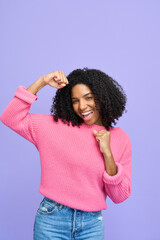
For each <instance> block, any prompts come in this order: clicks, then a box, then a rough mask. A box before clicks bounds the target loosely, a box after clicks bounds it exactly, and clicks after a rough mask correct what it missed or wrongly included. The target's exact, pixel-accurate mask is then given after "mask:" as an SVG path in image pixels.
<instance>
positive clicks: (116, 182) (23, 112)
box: [0, 86, 132, 211]
mask: <svg viewBox="0 0 160 240" xmlns="http://www.w3.org/2000/svg"><path fill="white" fill-rule="evenodd" d="M37 99H38V96H37V95H34V94H32V93H30V92H28V91H27V90H26V87H24V86H19V87H18V88H17V90H16V92H15V93H14V97H13V98H12V100H11V101H10V102H9V104H8V106H7V107H6V108H5V109H4V111H3V112H2V114H1V116H0V120H1V121H2V122H3V123H4V124H5V125H6V126H7V127H9V128H11V129H12V130H13V131H15V132H16V133H18V134H19V135H21V136H22V137H24V138H25V139H27V140H28V141H30V142H31V143H33V144H34V146H35V147H36V149H37V150H38V151H39V155H40V163H41V182H40V186H39V192H40V193H41V194H42V195H44V196H46V197H48V198H50V199H53V200H54V201H56V202H59V203H61V204H64V205H66V206H69V207H71V208H76V209H79V210H83V211H99V210H102V209H106V208H107V203H106V198H107V196H108V197H109V198H110V199H111V200H112V201H113V202H114V203H121V202H123V201H124V200H126V199H127V198H128V197H129V196H130V195H131V188H132V183H131V168H132V151H131V141H130V138H129V136H128V134H127V133H126V132H125V131H124V130H122V129H121V128H120V127H115V128H112V129H110V130H109V131H110V133H111V135H110V148H111V151H112V155H113V157H114V161H115V164H116V166H117V168H118V172H117V174H116V175H114V176H110V175H109V174H108V173H107V172H106V170H105V162H104V156H103V154H102V153H101V152H100V148H99V144H98V142H97V141H96V138H95V136H94V134H93V129H95V130H97V131H100V130H101V129H104V130H106V128H105V127H103V126H99V125H95V124H92V125H87V124H85V123H83V124H82V125H81V126H80V128H79V127H78V126H74V127H73V126H72V124H71V123H70V126H68V125H67V124H64V123H63V122H62V120H61V119H59V120H58V122H55V121H54V119H53V116H52V115H47V114H37V113H30V112H29V111H30V108H31V105H32V104H33V103H34V101H35V100H37Z"/></svg>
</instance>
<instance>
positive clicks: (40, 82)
mask: <svg viewBox="0 0 160 240" xmlns="http://www.w3.org/2000/svg"><path fill="white" fill-rule="evenodd" d="M46 85H47V84H46V83H45V82H44V81H43V77H40V78H38V79H37V80H36V81H35V82H34V83H33V84H32V85H30V86H29V87H28V88H27V89H26V90H27V91H28V92H30V93H32V94H36V93H37V92H38V91H39V90H40V89H41V88H43V87H44V86H46Z"/></svg>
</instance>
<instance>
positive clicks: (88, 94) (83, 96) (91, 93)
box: [71, 92, 92, 99]
mask: <svg viewBox="0 0 160 240" xmlns="http://www.w3.org/2000/svg"><path fill="white" fill-rule="evenodd" d="M89 94H92V93H91V92H89V93H86V94H85V95H83V97H85V96H87V95H89ZM71 99H76V98H75V97H72V98H71Z"/></svg>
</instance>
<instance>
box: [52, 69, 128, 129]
mask: <svg viewBox="0 0 160 240" xmlns="http://www.w3.org/2000/svg"><path fill="white" fill-rule="evenodd" d="M66 77H67V79H68V82H69V84H67V85H66V86H65V87H63V88H61V89H58V90H57V92H56V95H55V97H53V99H52V101H53V103H52V106H51V110H50V111H51V115H53V118H54V121H56V122H58V119H59V118H60V119H61V120H62V121H63V123H65V124H68V126H70V122H71V123H72V126H78V127H79V128H80V125H81V124H82V123H84V121H83V119H82V118H80V117H79V116H78V115H77V114H76V113H75V111H74V109H73V106H72V100H71V89H72V87H73V86H75V85H76V84H85V85H86V86H88V87H89V88H90V90H91V91H92V93H93V95H94V101H95V105H96V108H97V104H98V105H99V106H100V109H98V108H97V109H98V111H99V113H100V116H101V121H102V124H103V126H104V127H105V128H106V129H107V130H109V129H110V128H113V126H112V123H114V125H115V124H116V122H115V119H117V120H118V118H119V117H121V116H122V114H123V112H124V110H125V106H126V102H127V96H126V94H125V92H124V90H123V88H122V86H120V84H119V83H118V82H117V81H115V80H114V79H113V78H111V77H110V76H108V75H107V74H106V73H104V72H102V71H100V70H97V69H88V68H87V67H85V68H83V69H76V70H74V71H72V72H71V73H70V74H69V75H68V76H66ZM126 112H127V110H126Z"/></svg>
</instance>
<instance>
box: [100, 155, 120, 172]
mask: <svg viewBox="0 0 160 240" xmlns="http://www.w3.org/2000/svg"><path fill="white" fill-rule="evenodd" d="M103 156H104V160H105V169H106V172H107V173H108V174H109V175H110V176H114V175H116V174H117V166H116V164H115V161H114V158H113V155H112V152H111V151H110V152H109V153H108V152H106V153H103Z"/></svg>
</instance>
